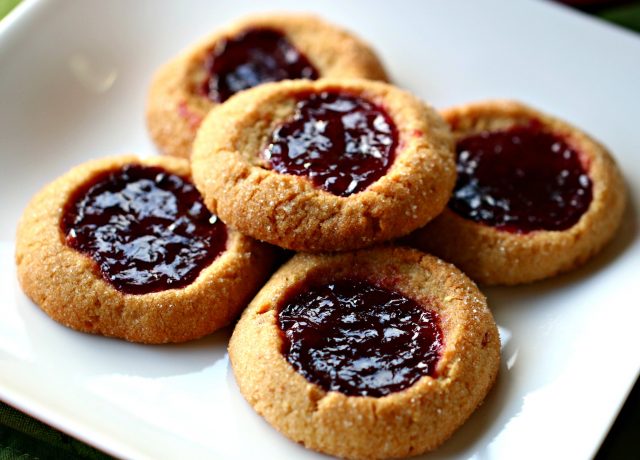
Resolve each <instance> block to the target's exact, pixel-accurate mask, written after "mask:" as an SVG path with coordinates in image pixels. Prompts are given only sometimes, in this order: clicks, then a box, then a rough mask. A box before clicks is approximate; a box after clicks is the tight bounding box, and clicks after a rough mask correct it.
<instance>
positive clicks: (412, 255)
mask: <svg viewBox="0 0 640 460" xmlns="http://www.w3.org/2000/svg"><path fill="white" fill-rule="evenodd" d="M229 356H230V359H231V364H232V368H233V372H234V375H235V377H236V380H237V382H238V386H239V388H240V391H241V393H242V394H243V396H244V397H245V398H246V399H247V401H248V402H249V403H250V404H251V405H252V406H253V408H254V409H255V410H256V411H257V412H258V413H259V414H260V415H262V416H263V417H264V418H265V419H266V420H267V421H268V422H269V423H270V424H271V425H273V426H274V427H275V428H276V429H277V430H279V431H281V432H282V433H283V434H284V435H286V436H287V437H289V438H290V439H292V440H294V441H296V442H299V443H301V444H302V445H304V446H306V447H308V448H310V449H313V450H317V451H320V452H324V453H327V454H330V455H335V456H339V457H346V458H360V459H374V458H395V457H404V456H409V455H418V454H421V453H423V452H427V451H430V450H432V449H434V448H436V447H437V446H438V445H440V444H441V443H442V442H444V441H445V440H446V439H447V438H448V437H449V436H451V434H452V433H453V432H454V431H455V430H456V429H457V428H458V427H459V426H460V425H461V424H462V423H464V421H465V420H466V419H467V418H468V417H469V416H470V415H471V413H472V412H473V411H474V410H475V409H476V407H477V406H478V405H479V404H480V403H481V402H482V401H483V399H484V397H485V395H486V394H487V392H488V391H489V389H490V388H491V386H492V384H493V382H494V381H495V378H496V375H497V373H498V368H499V362H500V339H499V336H498V331H497V328H496V325H495V322H494V320H493V317H492V315H491V312H490V311H489V309H488V308H487V304H486V300H485V298H484V296H483V295H482V294H481V293H480V291H479V290H478V288H477V287H476V286H475V284H474V283H473V282H472V281H470V280H469V279H468V278H467V277H466V276H465V275H464V274H462V273H461V272H460V271H459V270H457V269H456V268H455V267H453V266H452V265H450V264H447V263H445V262H443V261H441V260H439V259H437V258H435V257H433V256H430V255H426V254H423V253H421V252H419V251H416V250H414V249H408V248H399V247H398V248H393V247H387V248H377V249H369V250H362V251H360V252H355V253H343V254H334V255H312V254H297V255H296V256H294V257H293V259H291V260H290V261H289V262H288V263H287V264H285V265H284V266H283V267H281V268H280V270H279V271H277V272H276V274H275V275H274V276H273V277H272V278H271V279H270V280H269V281H268V282H267V284H266V285H265V286H264V287H263V288H262V290H261V291H260V292H259V293H258V295H257V296H256V297H255V298H254V299H253V301H252V302H251V304H250V305H249V307H247V309H246V310H245V311H244V313H243V315H242V317H241V319H240V321H239V322H238V324H237V325H236V328H235V330H234V332H233V335H232V337H231V341H230V343H229Z"/></svg>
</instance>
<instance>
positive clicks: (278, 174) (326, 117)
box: [192, 79, 455, 252]
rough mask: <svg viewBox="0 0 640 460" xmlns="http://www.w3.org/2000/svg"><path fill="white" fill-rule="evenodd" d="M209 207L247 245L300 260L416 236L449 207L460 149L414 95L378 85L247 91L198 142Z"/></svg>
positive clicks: (276, 86)
mask: <svg viewBox="0 0 640 460" xmlns="http://www.w3.org/2000/svg"><path fill="white" fill-rule="evenodd" d="M192 167H193V178H194V182H195V184H196V186H197V187H198V189H199V190H200V192H201V193H202V194H203V196H204V199H205V203H206V205H207V207H208V208H209V209H210V210H211V211H212V212H214V213H215V214H217V215H218V216H220V218H221V219H222V220H223V221H224V222H225V223H227V224H228V225H230V226H231V227H233V228H235V229H237V230H238V231H240V232H242V233H243V234H246V235H249V236H252V237H254V238H257V239H259V240H262V241H267V242H269V243H272V244H275V245H277V246H281V247H284V248H287V249H293V250H297V251H309V252H319V251H346V250H352V249H358V248H363V247H366V246H370V245H373V244H375V243H380V242H382V241H386V240H389V239H391V238H395V237H399V236H402V235H406V234H408V233H409V232H411V231H412V230H415V229H416V228H418V227H421V226H423V225H424V224H426V223H427V222H428V221H429V220H431V219H432V218H433V217H435V216H436V215H438V214H439V213H440V212H441V211H442V209H443V208H444V207H445V206H446V203H447V201H448V199H449V196H450V193H451V190H452V188H453V185H454V183H455V163H454V152H453V144H452V140H451V136H450V133H449V130H448V128H447V126H446V124H445V123H444V121H443V120H442V119H441V117H440V116H439V115H438V114H437V113H436V112H435V111H434V110H433V109H431V108H430V107H428V106H426V105H425V104H424V103H422V102H421V101H419V100H418V99H416V98H415V97H414V96H412V95H411V94H409V93H407V92H405V91H402V90H400V89H398V88H396V87H394V86H391V85H389V84H386V83H381V82H374V81H369V80H343V79H338V80H329V79H324V80H320V81H317V82H311V81H304V80H297V81H286V82H279V83H268V84H264V85H261V86H259V87H256V88H253V89H250V90H246V91H243V92H242V93H239V94H237V95H236V96H234V97H233V98H231V99H229V100H228V101H227V102H225V103H224V104H222V105H220V106H218V107H216V108H215V109H213V110H212V111H211V113H210V114H209V115H208V116H207V118H206V119H205V121H204V122H203V124H202V126H201V128H200V131H199V132H198V137H197V138H196V141H195V143H194V150H193V157H192Z"/></svg>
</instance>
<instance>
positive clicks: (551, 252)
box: [406, 100, 626, 285]
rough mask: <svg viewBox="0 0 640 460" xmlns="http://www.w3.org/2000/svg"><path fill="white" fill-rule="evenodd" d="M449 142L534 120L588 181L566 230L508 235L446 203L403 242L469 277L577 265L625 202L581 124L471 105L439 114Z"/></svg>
mask: <svg viewBox="0 0 640 460" xmlns="http://www.w3.org/2000/svg"><path fill="white" fill-rule="evenodd" d="M442 115H443V117H444V118H445V120H446V121H447V122H448V123H449V125H450V126H451V130H452V132H453V136H454V139H455V140H456V141H458V140H459V139H461V138H463V137H466V136H469V135H473V134H476V133H479V132H483V131H499V130H504V129H508V128H510V127H512V126H515V125H523V124H527V123H529V122H531V121H532V120H537V121H538V122H540V123H541V125H542V129H543V130H545V131H547V132H549V133H551V134H554V135H557V136H559V137H561V138H563V139H564V140H565V141H566V142H567V143H568V144H569V145H570V146H571V147H572V148H573V149H575V150H576V151H577V152H578V153H579V155H580V159H581V161H582V163H583V165H584V167H585V169H586V170H587V174H588V175H589V177H590V179H591V182H592V187H593V189H592V191H593V198H592V201H591V204H590V205H589V208H588V210H587V211H586V212H585V213H584V214H583V215H582V217H581V218H580V220H579V221H578V222H577V223H576V224H575V225H573V226H572V227H570V228H569V229H567V230H563V231H548V230H537V231H533V232H529V233H525V234H518V233H510V232H507V231H503V230H498V229H496V228H494V227H491V226H488V225H483V224H480V223H476V222H473V221H471V220H469V219H465V218H463V217H461V216H459V215H458V214H456V213H455V212H453V211H451V210H450V209H449V208H448V207H447V208H446V209H445V210H444V211H443V212H442V214H441V215H440V216H438V217H437V218H436V219H434V220H433V221H432V222H430V223H429V224H428V225H427V226H425V227H424V228H421V229H419V230H417V231H415V232H414V233H413V234H411V235H410V236H409V237H408V238H407V240H406V243H407V244H409V245H411V246H415V247H417V248H419V249H421V250H424V251H427V252H430V253H432V254H435V255H437V256H438V257H441V258H443V259H444V260H447V261H449V262H452V263H454V264H455V265H456V266H458V267H459V268H460V269H462V270H463V271H464V272H465V273H466V274H467V275H469V276H470V277H471V278H472V279H474V280H475V281H476V282H478V283H481V284H485V285H515V284H521V283H528V282H531V281H536V280H540V279H543V278H548V277H551V276H554V275H556V274H559V273H563V272H567V271H569V270H573V269H575V268H577V267H579V266H581V265H583V264H584V263H585V262H586V261H587V260H589V259H590V258H591V257H592V256H594V255H595V254H596V253H598V252H599V251H600V250H601V249H602V247H603V246H604V245H605V244H606V243H607V242H608V241H609V240H611V238H613V236H614V234H615V232H616V230H617V229H618V227H619V225H620V221H621V219H622V215H623V212H624V208H625V203H626V191H625V185H624V180H623V178H622V175H621V173H620V171H619V169H618V167H617V165H616V163H615V160H614V159H613V157H612V156H611V154H610V153H609V151H608V150H607V149H606V147H604V146H603V145H602V144H600V143H599V142H597V141H596V140H594V139H593V138H591V137H590V136H589V135H588V134H586V133H585V132H583V131H581V130H580V129H578V128H576V127H574V126H572V125H570V124H569V123H567V122H564V121H562V120H559V119H557V118H555V117H552V116H549V115H546V114H544V113H541V112H539V111H537V110H535V109H533V108H531V107H528V106H526V105H524V104H522V103H519V102H515V101H506V100H504V101H503V100H492V101H485V102H476V103H471V104H465V105H462V106H459V107H454V108H451V109H448V110H444V111H443V112H442Z"/></svg>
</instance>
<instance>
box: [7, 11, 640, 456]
mask: <svg viewBox="0 0 640 460" xmlns="http://www.w3.org/2000/svg"><path fill="white" fill-rule="evenodd" d="M19 2H20V0H0V20H2V18H3V17H4V16H6V15H7V14H8V13H9V12H10V11H11V10H12V9H13V8H14V7H15V6H16V5H17V4H18V3H19ZM569 3H577V4H581V5H580V6H579V8H580V9H581V10H582V11H584V12H586V13H588V14H593V15H596V16H598V17H600V18H602V19H604V20H607V21H609V22H612V23H616V24H618V25H620V26H622V27H625V28H627V29H629V30H633V31H635V32H638V33H640V1H633V2H629V1H613V2H612V1H602V2H594V1H588V0H582V1H580V0H578V1H573V2H569ZM638 433H640V381H637V382H636V384H635V385H634V387H633V389H632V391H631V393H630V394H629V396H628V398H627V401H626V403H625V405H624V406H623V408H622V410H621V412H620V414H619V415H618V417H617V419H616V421H615V423H614V425H613V426H612V428H611V430H610V432H609V434H608V435H607V437H606V439H605V441H604V442H603V444H602V446H601V447H600V450H599V451H598V454H597V455H596V459H597V460H605V459H626V458H629V459H632V458H634V459H637V458H640V442H638V440H637V434H638ZM12 458H20V459H45V458H46V459H57V458H61V459H62V458H65V459H68V458H86V459H100V460H102V459H109V458H111V457H109V456H108V455H106V454H103V453H102V452H100V451H98V450H96V449H94V448H92V447H90V446H87V445H86V444H84V443H82V442H80V441H78V440H75V439H74V438H72V437H70V436H67V435H65V434H64V433H61V432H59V431H57V430H55V429H53V428H51V427H49V426H47V425H45V424H43V423H41V422H39V421H37V420H35V419H33V418H31V417H29V416H27V415H25V414H23V413H21V412H19V411H17V410H15V409H13V408H11V407H9V406H7V405H6V404H3V403H2V402H0V459H12Z"/></svg>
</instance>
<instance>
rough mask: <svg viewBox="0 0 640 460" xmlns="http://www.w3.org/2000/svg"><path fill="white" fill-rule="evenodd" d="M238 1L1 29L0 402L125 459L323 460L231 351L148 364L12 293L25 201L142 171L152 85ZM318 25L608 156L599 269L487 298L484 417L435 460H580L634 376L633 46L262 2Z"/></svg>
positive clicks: (28, 13) (211, 343) (60, 13)
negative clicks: (137, 165) (73, 178)
mask: <svg viewBox="0 0 640 460" xmlns="http://www.w3.org/2000/svg"><path fill="white" fill-rule="evenodd" d="M262 5H263V3H260V2H257V1H249V0H234V1H228V2H207V1H206V0H193V1H181V2H158V1H153V0H137V1H135V2H132V1H127V0H110V1H108V2H105V1H101V0H91V1H83V2H66V1H62V0H59V1H54V0H50V1H40V2H36V1H26V2H25V3H23V4H21V5H20V6H19V7H18V8H17V10H16V11H14V12H13V13H12V14H11V15H10V16H9V17H8V18H7V19H6V20H4V21H3V22H2V23H0V146H1V150H0V162H1V163H0V171H2V180H0V196H2V198H3V206H2V208H1V209H0V216H1V217H2V218H1V219H0V275H1V277H0V283H1V284H0V292H1V293H2V299H3V300H1V301H0V398H2V399H3V400H5V401H6V402H8V403H10V404H12V405H14V406H16V407H17V408H19V409H21V410H24V411H26V412H28V413H30V414H32V415H33V416H35V417H38V418H41V419H43V420H45V421H47V422H49V423H51V424H53V425H54V426H56V427H58V428H60V429H62V430H64V431H67V432H68V433H70V434H72V435H74V436H77V437H79V438H81V439H83V440H85V441H87V442H89V443H91V444H94V445H96V446H98V447H100V448H102V449H104V450H106V451H108V452H110V453H112V454H114V455H117V456H121V457H128V458H154V459H160V458H202V457H222V458H255V457H258V456H259V457H260V458H262V459H265V460H266V459H271V458H273V459H280V458H289V457H292V456H297V457H303V458H304V457H307V458H311V457H315V456H316V454H314V453H312V452H308V451H305V450H304V449H303V448H302V447H300V446H298V445H297V444H295V443H293V442H290V441H288V440H287V439H285V438H284V437H283V436H281V435H279V434H278V433H277V432H276V431H275V430H273V429H272V428H271V427H269V426H268V425H267V424H266V422H264V421H263V420H262V419H261V418H260V417H259V416H257V415H256V414H255V413H254V412H253V411H252V409H251V408H250V407H249V406H248V404H246V403H245V402H244V400H243V399H242V397H241V396H240V394H239V393H238V390H237V387H236V384H235V381H234V379H233V375H232V373H231V370H230V368H229V364H228V360H227V355H226V350H225V346H226V341H227V339H228V335H229V331H223V332H220V333H217V334H214V335H213V336H211V337H209V338H206V339H204V340H200V341H197V342H194V343H189V344H185V345H179V346H141V345H135V344H130V343H124V342H120V341H117V340H111V339H105V338H102V337H95V336H90V335H85V334H80V333H77V332H74V331H71V330H68V329H65V328H64V327H62V326H59V325H58V324H57V323H55V322H53V321H51V320H50V319H49V318H48V317H46V316H45V315H44V314H43V313H42V312H41V311H40V310H39V309H38V308H37V307H36V306H35V305H33V304H32V303H31V302H29V301H28V300H27V299H26V298H25V296H24V295H23V294H22V292H21V291H20V289H19V287H18V285H17V282H16V277H15V269H14V263H13V240H14V232H15V226H16V222H17V219H18V217H19V215H20V212H21V210H22V209H23V208H24V206H25V205H26V203H27V201H28V199H29V198H30V197H31V196H32V195H33V193H35V191H36V190H37V189H38V188H40V187H41V186H43V185H44V184H45V183H47V182H49V181H50V180H52V179H53V178H55V177H56V176H58V175H60V174H61V173H63V172H65V171H66V170H67V169H69V168H70V167H71V166H73V165H75V164H78V163H80V162H82V161H84V160H88V159H90V158H95V157H101V156H106V155H110V154H117V153H123V152H136V153H141V154H153V153H155V149H154V147H153V146H152V144H151V143H150V141H149V138H148V136H147V133H146V130H145V125H144V118H143V114H144V104H145V98H146V91H147V85H148V83H149V79H150V77H151V75H152V73H153V71H154V70H155V69H156V68H157V67H158V66H159V65H161V64H162V63H163V62H164V61H166V60H167V59H169V58H171V57H173V56H174V55H175V54H176V53H178V52H179V51H180V50H182V49H184V48H185V47H186V46H188V45H189V44H190V43H192V42H193V41H194V40H196V39H198V38H200V37H202V36H204V35H206V34H207V33H209V32H210V31H212V30H213V29H215V28H216V27H218V26H219V25H221V24H224V23H227V22H229V21H231V20H233V19H235V18H237V17H240V16H242V15H244V14H246V13H248V12H249V11H253V10H265V9H266V8H267V7H265V6H262ZM268 8H269V9H270V10H313V11H317V12H318V13H319V14H321V15H322V16H324V17H326V18H327V19H329V20H331V21H334V22H336V23H339V24H342V25H344V26H346V27H348V28H350V29H352V30H354V31H355V32H357V33H358V34H359V35H361V36H363V37H364V38H365V39H366V40H368V41H369V42H371V43H372V45H373V46H374V47H375V48H376V49H377V50H378V51H379V53H380V55H381V56H382V58H383V60H384V61H385V62H386V65H387V67H388V69H389V70H390V73H391V76H392V78H393V81H395V82H396V83H397V84H398V85H400V86H402V87H405V88H408V89H410V90H412V91H414V92H415V93H416V94H417V95H419V96H420V97H422V98H424V99H425V100H427V101H430V102H431V103H432V104H434V105H435V106H436V107H445V106H449V105H453V104H460V103H464V102H467V101H474V100H479V99H484V98H493V97H500V98H515V99H520V100H522V101H525V102H527V103H530V104H532V105H534V106H535V107H538V108H539V109H541V110H544V111H547V112H549V113H552V114H555V115H557V116H559V117H562V118H565V119H567V120H569V121H571V122H573V123H574V124H576V125H578V126H580V127H583V128H584V129H586V130H587V131H589V132H590V133H592V134H593V135H594V136H595V137H597V138H599V139H600V140H602V141H603V142H604V143H605V144H606V145H608V146H609V147H610V148H611V150H612V151H613V152H614V153H615V155H616V157H617V158H618V160H619V162H620V165H621V167H622V170H623V171H624V174H625V176H626V180H627V182H628V183H629V184H630V186H631V189H630V195H631V198H632V200H631V201H632V205H631V206H630V210H629V211H628V212H627V215H626V216H625V221H624V224H623V228H622V229H621V231H620V232H619V233H618V235H617V237H616V239H615V241H614V242H613V244H611V245H610V246H609V247H608V248H607V249H606V251H605V252H604V253H602V254H600V255H599V256H598V257H597V258H596V259H595V260H593V261H591V262H590V263H589V264H588V265H587V266H586V267H584V268H583V269H580V270H578V271H577V272H574V273H571V274H568V275H565V276H561V277H559V278H555V279H552V280H549V281H546V282H540V283H535V284H533V285H528V286H524V287H517V288H515V287H514V288H508V289H507V288H503V289H489V290H487V294H488V298H489V304H490V306H491V308H492V309H493V311H494V314H495V317H496V320H497V322H498V323H499V325H500V326H501V331H502V338H503V365H502V369H501V375H500V378H499V380H498V382H497V385H496V387H495V388H494V390H493V391H492V393H491V394H490V396H489V397H488V399H487V401H486V402H485V404H484V405H483V406H482V407H481V408H480V409H479V410H478V411H477V412H476V413H475V414H474V415H473V416H472V417H471V419H470V420H469V421H468V423H467V424H466V425H465V426H464V427H462V429H460V430H459V431H458V432H457V433H456V434H455V435H454V436H453V438H452V439H451V440H449V441H448V442H447V443H446V444H445V445H443V446H442V448H440V449H439V450H438V451H437V452H435V453H434V454H433V455H432V456H431V457H430V458H587V457H589V456H591V455H593V454H594V453H595V451H596V449H597V447H598V446H599V444H600V442H601V441H602V439H603V438H604V436H605V434H606V432H607V430H608V428H609V426H610V424H611V422H612V421H613V419H614V417H615V415H616V413H617V411H618V409H619V408H620V406H621V404H622V402H623V401H624V399H625V396H626V394H627V392H628V391H629V389H630V387H631V385H632V384H633V382H634V380H635V378H636V376H637V373H638V370H639V369H640V353H639V351H640V334H639V333H638V324H640V309H639V308H638V306H639V303H638V294H637V291H636V290H635V289H636V287H637V284H638V261H639V260H640V257H639V256H640V238H639V237H638V228H639V225H638V224H639V221H638V216H637V214H636V212H635V211H634V210H632V209H633V206H634V204H635V203H637V202H638V200H639V198H640V196H639V192H638V188H637V185H636V184H639V183H640V157H639V156H638V152H640V136H639V135H638V120H640V98H639V97H638V94H639V93H638V91H639V88H638V83H639V81H638V76H639V75H640V40H638V38H637V37H636V36H633V35H632V34H630V33H626V32H625V31H622V30H619V29H616V28H614V27H611V26H608V25H606V24H603V23H600V22H598V21H596V20H593V19H590V18H587V17H584V16H582V15H579V14H576V13H573V12H571V11H569V10H566V9H564V8H562V7H559V6H556V5H553V4H549V3H543V2H540V1H524V0H523V1H506V0H503V1H500V0H487V1H478V0H477V1H473V2H472V1H464V0H449V1H447V2H420V1H417V0H416V1H405V2H401V3H398V2H393V1H388V0H385V1H366V2H365V1H352V2H337V1H334V2H329V1H325V2H309V3H302V2H300V1H296V0H272V1H271V2H269V5H268Z"/></svg>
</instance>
